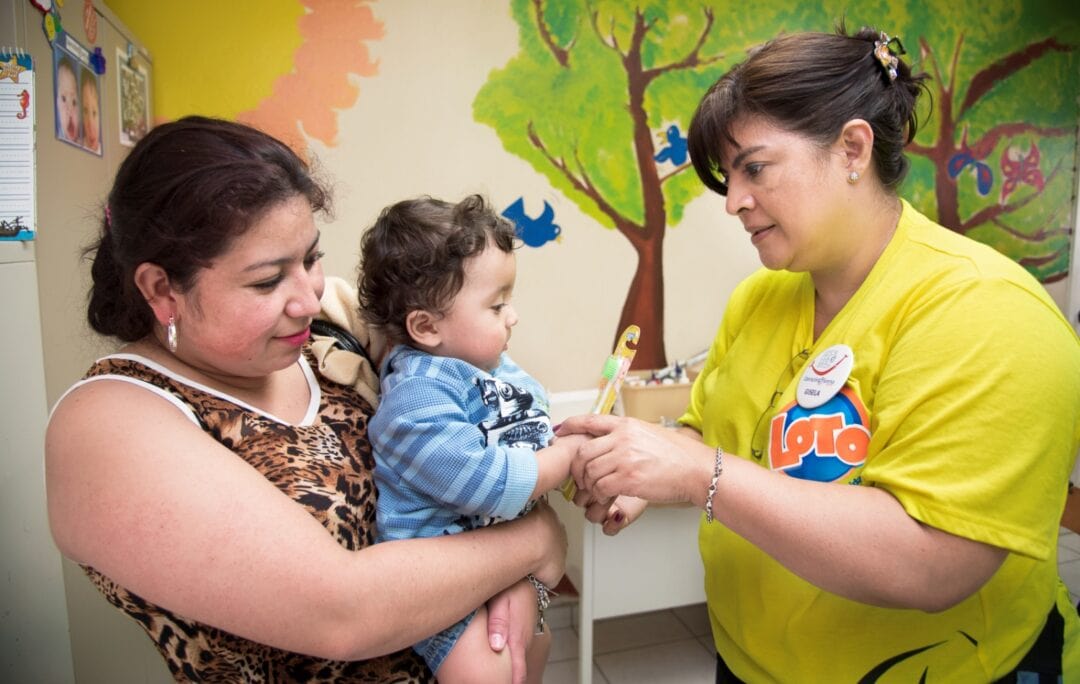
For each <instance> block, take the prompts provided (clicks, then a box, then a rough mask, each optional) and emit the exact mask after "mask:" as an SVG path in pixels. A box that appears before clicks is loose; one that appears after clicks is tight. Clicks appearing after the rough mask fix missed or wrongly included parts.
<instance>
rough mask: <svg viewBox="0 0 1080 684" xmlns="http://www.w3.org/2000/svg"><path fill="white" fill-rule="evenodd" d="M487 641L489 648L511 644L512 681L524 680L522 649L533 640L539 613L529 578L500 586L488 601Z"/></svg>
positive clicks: (501, 648)
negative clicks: (501, 588)
mask: <svg viewBox="0 0 1080 684" xmlns="http://www.w3.org/2000/svg"><path fill="white" fill-rule="evenodd" d="M487 609H488V643H489V644H491V650H493V651H502V650H503V648H505V647H507V646H509V647H510V672H511V681H512V682H513V683H514V684H524V682H525V679H526V675H527V674H528V673H527V667H526V665H527V663H526V658H525V649H526V648H528V646H529V644H530V643H531V642H532V638H533V634H534V633H535V631H536V621H537V618H538V617H539V616H538V615H537V612H536V611H537V608H536V590H535V589H534V588H533V586H532V584H530V583H529V581H528V580H521V581H520V582H518V583H516V584H513V585H511V586H510V587H508V588H506V589H503V590H502V591H500V592H499V593H498V594H495V595H494V596H492V597H491V599H490V600H489V601H488V602H487Z"/></svg>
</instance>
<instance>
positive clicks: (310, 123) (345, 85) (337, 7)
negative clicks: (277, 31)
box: [236, 0, 383, 151]
mask: <svg viewBox="0 0 1080 684" xmlns="http://www.w3.org/2000/svg"><path fill="white" fill-rule="evenodd" d="M300 4H302V5H303V6H304V8H305V9H306V10H307V12H306V13H305V14H304V15H303V16H302V17H300V18H299V20H298V21H297V26H298V28H299V31H300V36H301V39H302V40H303V43H302V44H301V45H300V48H299V49H298V50H297V51H296V55H295V57H294V64H295V66H294V68H293V70H292V71H291V72H290V73H288V74H285V75H283V76H280V77H279V78H278V79H277V80H275V81H274V85H273V94H272V95H271V96H270V97H268V98H266V99H264V100H262V101H261V102H260V103H259V105H258V106H257V107H256V108H255V109H252V110H249V111H245V112H241V113H240V114H238V115H237V117H236V118H237V119H238V120H239V121H243V122H244V123H247V124H250V125H252V126H256V127H259V128H261V129H262V130H265V131H267V132H269V133H271V134H273V135H275V136H277V137H278V138H280V139H282V140H284V141H286V142H288V143H289V144H290V145H291V146H292V147H293V148H294V149H296V150H298V151H304V150H305V149H306V147H307V140H306V138H314V139H316V140H319V141H321V142H322V143H324V144H325V145H327V146H329V147H333V146H334V145H335V144H337V134H338V111H340V110H343V109H348V108H350V107H352V106H353V105H355V104H356V100H357V97H358V95H359V94H360V88H359V87H358V86H357V85H356V84H355V83H353V82H352V81H351V79H350V75H356V76H367V77H369V76H374V75H375V74H376V73H377V71H378V65H377V64H376V62H375V60H373V59H372V57H371V54H370V52H369V50H368V45H367V44H368V42H370V41H374V40H380V39H381V38H382V37H383V26H382V24H381V23H380V22H379V21H378V20H377V19H376V18H375V15H374V13H373V12H372V9H371V5H369V4H367V2H366V0H365V1H364V2H340V1H339V0H301V3H300Z"/></svg>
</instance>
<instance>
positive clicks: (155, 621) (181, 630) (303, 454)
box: [83, 355, 434, 683]
mask: <svg viewBox="0 0 1080 684" xmlns="http://www.w3.org/2000/svg"><path fill="white" fill-rule="evenodd" d="M300 363H301V367H302V368H303V370H304V372H305V374H306V375H307V377H308V383H309V385H310V386H311V388H312V395H313V402H315V401H317V402H318V412H317V414H316V415H315V416H314V419H313V420H310V421H304V423H305V424H303V425H288V424H284V423H282V422H279V421H278V420H275V419H273V418H271V417H269V416H267V415H265V414H263V413H261V412H258V411H256V410H254V409H252V408H250V407H247V406H245V405H243V404H239V403H237V401H236V400H231V399H229V398H228V397H226V396H224V395H220V394H217V393H214V392H212V391H211V390H209V389H208V388H204V387H202V386H199V385H197V384H196V383H191V382H189V381H185V380H184V379H182V378H180V377H178V376H176V375H174V374H172V373H170V372H169V371H168V370H166V369H165V368H162V367H161V366H159V365H157V364H154V363H153V362H151V361H149V360H146V359H143V358H141V357H137V356H133V355H116V356H110V357H106V358H104V359H101V360H99V361H98V362H97V363H96V364H94V366H93V367H91V369H90V370H89V371H88V372H87V374H86V378H94V377H100V376H122V377H124V378H128V379H133V380H137V381H139V382H140V383H145V384H146V385H149V386H151V387H148V390H149V391H155V390H153V389H152V388H158V393H161V391H163V392H165V393H167V394H165V395H163V396H165V397H166V398H168V399H170V400H174V403H175V400H179V402H181V404H182V408H183V409H184V410H185V412H186V411H187V409H190V410H191V412H192V413H191V414H190V415H189V417H191V418H192V419H193V420H195V421H197V422H198V423H199V425H200V426H201V427H202V428H203V429H204V430H205V431H206V432H208V433H209V434H210V435H211V436H213V437H214V439H216V440H217V441H219V442H221V443H222V444H223V445H225V446H226V447H227V448H229V449H230V450H232V451H233V452H234V453H236V455H237V456H239V457H240V458H243V459H244V460H245V461H247V462H248V463H249V464H250V465H251V466H252V467H254V468H256V469H257V470H258V471H259V472H261V473H262V474H263V475H264V476H265V477H266V479H268V480H270V481H271V482H273V483H274V484H275V485H276V486H277V487H278V488H279V489H280V490H281V491H282V492H284V493H285V494H287V495H288V496H289V497H290V498H292V499H293V500H295V501H296V503H297V505H300V506H303V507H304V508H306V509H307V510H308V512H310V513H311V515H312V516H314V517H315V518H316V519H317V520H318V521H319V522H321V523H322V524H323V526H324V527H325V528H326V530H327V532H329V533H330V534H331V535H332V536H333V537H334V539H336V540H337V541H338V543H339V544H341V545H342V546H344V547H345V548H347V549H349V550H356V549H361V548H364V547H366V546H370V545H371V544H373V543H374V536H375V503H376V492H375V485H374V480H373V478H372V474H371V473H372V469H373V468H374V467H375V462H374V461H373V460H372V456H371V445H370V444H369V443H368V438H367V422H368V418H369V417H370V415H371V413H372V409H371V406H370V405H369V404H368V403H367V402H366V401H365V400H364V399H362V398H361V397H360V396H359V395H358V394H356V393H355V392H354V391H353V390H352V389H350V388H347V387H345V386H343V385H338V384H335V383H333V382H331V381H329V380H326V379H325V378H322V377H321V376H319V377H316V376H315V374H314V373H313V372H312V371H311V366H310V362H309V361H308V359H306V358H305V359H301V361H300ZM84 382H85V381H84ZM309 415H310V413H309ZM83 569H84V570H85V572H86V574H87V575H88V576H89V577H90V580H91V581H92V582H93V583H94V584H95V586H97V588H98V589H99V590H100V591H101V592H102V593H103V594H104V595H105V597H106V598H107V599H108V600H109V602H110V603H112V604H113V605H114V606H116V607H117V608H119V609H120V610H122V611H124V612H125V613H127V614H128V615H130V616H131V617H133V618H134V619H135V620H136V621H138V623H139V624H140V625H141V626H142V627H143V629H145V630H146V632H147V634H149V636H150V638H151V639H152V640H153V641H154V644H155V645H156V646H157V649H158V650H159V651H160V652H161V654H162V655H163V656H164V657H165V661H166V662H167V663H168V666H169V669H170V670H171V671H172V674H173V676H174V677H175V678H176V679H177V681H183V682H401V683H406V682H433V681H434V677H433V676H432V674H431V672H430V671H429V670H428V669H427V667H426V666H425V665H424V662H423V660H422V659H421V658H420V657H419V656H417V655H416V653H415V652H414V651H413V650H412V649H405V650H402V651H398V652H397V653H393V654H391V655H388V656H383V657H380V658H374V659H371V660H364V661H356V662H335V661H328V660H323V659H319V658H313V657H310V656H305V655H301V654H299V653H292V652H288V651H282V650H280V649H276V648H271V647H269V646H265V645H263V644H259V643H256V642H253V641H250V640H248V639H243V638H241V637H238V636H236V635H233V634H230V633H228V632H225V631H222V630H220V629H216V628H214V627H210V626H209V625H205V624H201V623H198V622H193V621H192V620H188V619H186V618H184V617H183V616H181V615H177V614H176V613H173V612H171V611H168V610H165V609H164V608H161V607H160V606H156V605H154V604H152V603H150V602H148V601H146V600H144V599H143V598H141V597H139V596H137V595H135V594H134V593H132V592H130V591H128V590H127V589H125V588H123V587H121V586H119V585H117V584H116V583H115V582H113V581H112V580H110V579H109V578H108V577H106V576H104V575H102V574H101V573H99V572H97V571H96V570H94V569H93V568H91V567H88V566H83Z"/></svg>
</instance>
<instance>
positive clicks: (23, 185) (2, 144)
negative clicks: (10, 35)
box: [0, 47, 37, 241]
mask: <svg viewBox="0 0 1080 684" xmlns="http://www.w3.org/2000/svg"><path fill="white" fill-rule="evenodd" d="M36 99H37V98H36V97H35V95H34V60H33V59H32V58H31V57H30V55H29V54H28V53H26V52H25V51H24V50H22V49H21V48H8V47H0V159H3V162H0V241H6V240H33V239H34V222H35V221H34V199H35V198H34V103H35V101H36Z"/></svg>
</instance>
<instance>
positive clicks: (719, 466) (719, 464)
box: [705, 446, 724, 523]
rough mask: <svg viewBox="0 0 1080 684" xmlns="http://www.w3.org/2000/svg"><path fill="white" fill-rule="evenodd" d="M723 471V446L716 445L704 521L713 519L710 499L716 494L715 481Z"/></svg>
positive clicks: (709, 521)
mask: <svg viewBox="0 0 1080 684" xmlns="http://www.w3.org/2000/svg"><path fill="white" fill-rule="evenodd" d="M723 472H724V447H721V446H718V447H716V463H715V464H714V465H713V472H712V481H711V482H709V492H708V494H707V495H706V496H705V522H707V523H711V522H712V521H713V514H712V501H713V497H714V496H715V495H716V483H717V482H718V481H719V480H720V474H721V473H723Z"/></svg>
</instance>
